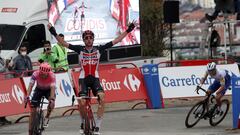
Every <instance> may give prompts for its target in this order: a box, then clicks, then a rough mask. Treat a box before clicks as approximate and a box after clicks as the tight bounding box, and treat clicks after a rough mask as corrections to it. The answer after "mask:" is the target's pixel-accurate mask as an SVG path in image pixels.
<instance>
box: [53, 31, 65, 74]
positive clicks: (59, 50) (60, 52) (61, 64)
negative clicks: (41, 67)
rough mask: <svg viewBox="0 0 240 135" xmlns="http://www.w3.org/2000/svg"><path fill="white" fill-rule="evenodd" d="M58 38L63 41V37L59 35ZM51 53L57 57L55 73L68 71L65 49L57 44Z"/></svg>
mask: <svg viewBox="0 0 240 135" xmlns="http://www.w3.org/2000/svg"><path fill="white" fill-rule="evenodd" d="M59 37H61V38H62V39H63V40H64V35H63V34H61V33H60V34H59ZM52 51H53V53H55V54H56V55H57V58H58V62H57V63H56V64H55V67H54V68H55V69H56V70H55V71H56V72H64V71H67V70H68V69H69V66H68V60H67V48H65V47H63V46H62V45H61V43H59V42H58V43H57V44H56V45H54V46H53V48H52Z"/></svg>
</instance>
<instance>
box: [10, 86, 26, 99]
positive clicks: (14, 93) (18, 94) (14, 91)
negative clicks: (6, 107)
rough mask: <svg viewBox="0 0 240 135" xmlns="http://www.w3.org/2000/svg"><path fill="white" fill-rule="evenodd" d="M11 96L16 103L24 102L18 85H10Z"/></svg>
mask: <svg viewBox="0 0 240 135" xmlns="http://www.w3.org/2000/svg"><path fill="white" fill-rule="evenodd" d="M12 96H13V98H14V100H15V101H16V102H17V103H18V104H23V102H24V93H23V91H22V90H21V88H19V86H17V85H13V87H12Z"/></svg>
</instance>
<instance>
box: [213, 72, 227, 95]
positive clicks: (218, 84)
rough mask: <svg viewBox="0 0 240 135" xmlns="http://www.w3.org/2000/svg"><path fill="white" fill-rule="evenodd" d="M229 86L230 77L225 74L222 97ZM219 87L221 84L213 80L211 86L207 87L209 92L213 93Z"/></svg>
mask: <svg viewBox="0 0 240 135" xmlns="http://www.w3.org/2000/svg"><path fill="white" fill-rule="evenodd" d="M230 85H231V77H230V75H229V74H226V76H225V87H224V90H223V91H222V92H221V94H222V95H225V93H226V91H227V89H228V88H229V86H230ZM219 87H221V84H220V82H219V81H217V80H214V82H213V84H211V85H210V86H209V88H208V89H209V90H210V91H211V92H212V93H214V92H215V91H217V90H218V88H219Z"/></svg>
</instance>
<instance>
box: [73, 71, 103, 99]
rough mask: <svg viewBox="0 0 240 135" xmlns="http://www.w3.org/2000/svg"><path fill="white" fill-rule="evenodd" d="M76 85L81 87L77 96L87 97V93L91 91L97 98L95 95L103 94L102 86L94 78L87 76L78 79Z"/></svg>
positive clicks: (97, 79)
mask: <svg viewBox="0 0 240 135" xmlns="http://www.w3.org/2000/svg"><path fill="white" fill-rule="evenodd" d="M78 83H79V85H80V87H81V89H80V91H79V93H78V96H80V97H81V96H88V91H89V90H92V93H93V95H94V96H97V93H99V92H104V90H103V88H102V86H101V85H100V81H99V78H95V77H94V76H91V75H89V76H87V77H85V78H84V79H79V80H78Z"/></svg>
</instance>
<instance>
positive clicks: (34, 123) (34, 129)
mask: <svg viewBox="0 0 240 135" xmlns="http://www.w3.org/2000/svg"><path fill="white" fill-rule="evenodd" d="M31 129H32V135H39V113H36V114H35V115H34V116H33V119H32V126H31Z"/></svg>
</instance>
